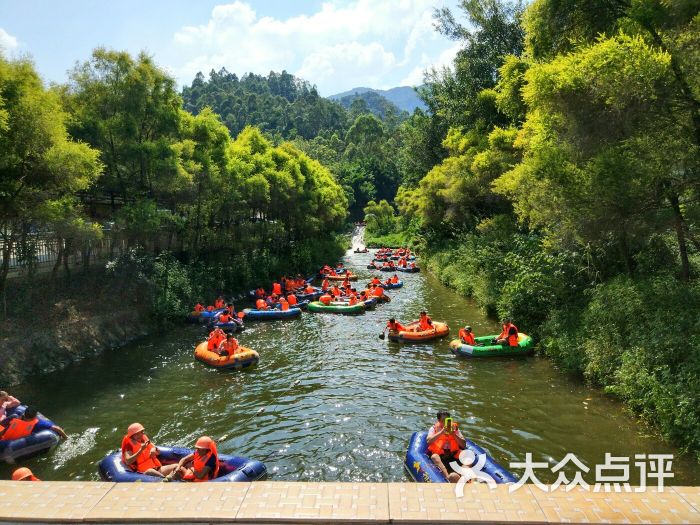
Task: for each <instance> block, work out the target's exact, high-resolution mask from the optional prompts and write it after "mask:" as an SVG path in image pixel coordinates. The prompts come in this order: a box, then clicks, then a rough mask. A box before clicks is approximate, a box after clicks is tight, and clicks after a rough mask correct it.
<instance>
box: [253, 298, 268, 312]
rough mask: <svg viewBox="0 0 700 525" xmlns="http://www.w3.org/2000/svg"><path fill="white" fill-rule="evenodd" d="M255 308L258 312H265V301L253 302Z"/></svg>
mask: <svg viewBox="0 0 700 525" xmlns="http://www.w3.org/2000/svg"><path fill="white" fill-rule="evenodd" d="M255 308H256V309H258V310H267V303H266V302H265V299H258V300H257V301H255Z"/></svg>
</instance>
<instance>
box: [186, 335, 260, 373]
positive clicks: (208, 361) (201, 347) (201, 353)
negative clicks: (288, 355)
mask: <svg viewBox="0 0 700 525" xmlns="http://www.w3.org/2000/svg"><path fill="white" fill-rule="evenodd" d="M194 358H195V359H196V360H197V361H199V362H200V363H204V364H205V365H207V366H210V367H212V368H218V369H220V370H241V369H243V368H248V367H250V366H253V365H255V364H257V362H258V361H259V360H260V355H259V354H258V353H257V352H256V351H255V350H252V349H250V348H247V347H245V346H239V347H238V350H237V351H236V353H235V354H233V355H230V356H220V355H219V354H217V353H216V352H212V351H211V350H209V348H207V342H206V341H204V342H203V343H199V344H198V345H197V348H195V349H194Z"/></svg>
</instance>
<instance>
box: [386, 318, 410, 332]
mask: <svg viewBox="0 0 700 525" xmlns="http://www.w3.org/2000/svg"><path fill="white" fill-rule="evenodd" d="M386 327H387V328H388V329H389V330H391V331H392V332H403V331H405V330H406V327H405V326H404V325H402V324H401V323H399V322H398V321H394V322H393V323H392V322H388V323H386Z"/></svg>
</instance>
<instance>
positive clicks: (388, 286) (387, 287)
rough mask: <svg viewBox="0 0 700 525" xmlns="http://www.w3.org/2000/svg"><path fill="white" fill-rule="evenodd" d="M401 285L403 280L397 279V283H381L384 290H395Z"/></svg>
mask: <svg viewBox="0 0 700 525" xmlns="http://www.w3.org/2000/svg"><path fill="white" fill-rule="evenodd" d="M402 286H403V281H399V282H398V283H383V284H382V288H384V289H385V290H396V289H397V288H401V287H402Z"/></svg>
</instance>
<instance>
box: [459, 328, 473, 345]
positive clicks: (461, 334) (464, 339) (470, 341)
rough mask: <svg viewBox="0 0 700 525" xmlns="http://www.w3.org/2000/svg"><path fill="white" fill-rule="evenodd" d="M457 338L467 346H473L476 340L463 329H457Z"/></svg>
mask: <svg viewBox="0 0 700 525" xmlns="http://www.w3.org/2000/svg"><path fill="white" fill-rule="evenodd" d="M459 338H460V339H461V340H462V342H464V343H466V344H468V345H472V346H473V345H475V344H476V340H475V339H474V333H473V332H467V331H466V330H465V329H464V328H460V329H459Z"/></svg>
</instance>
